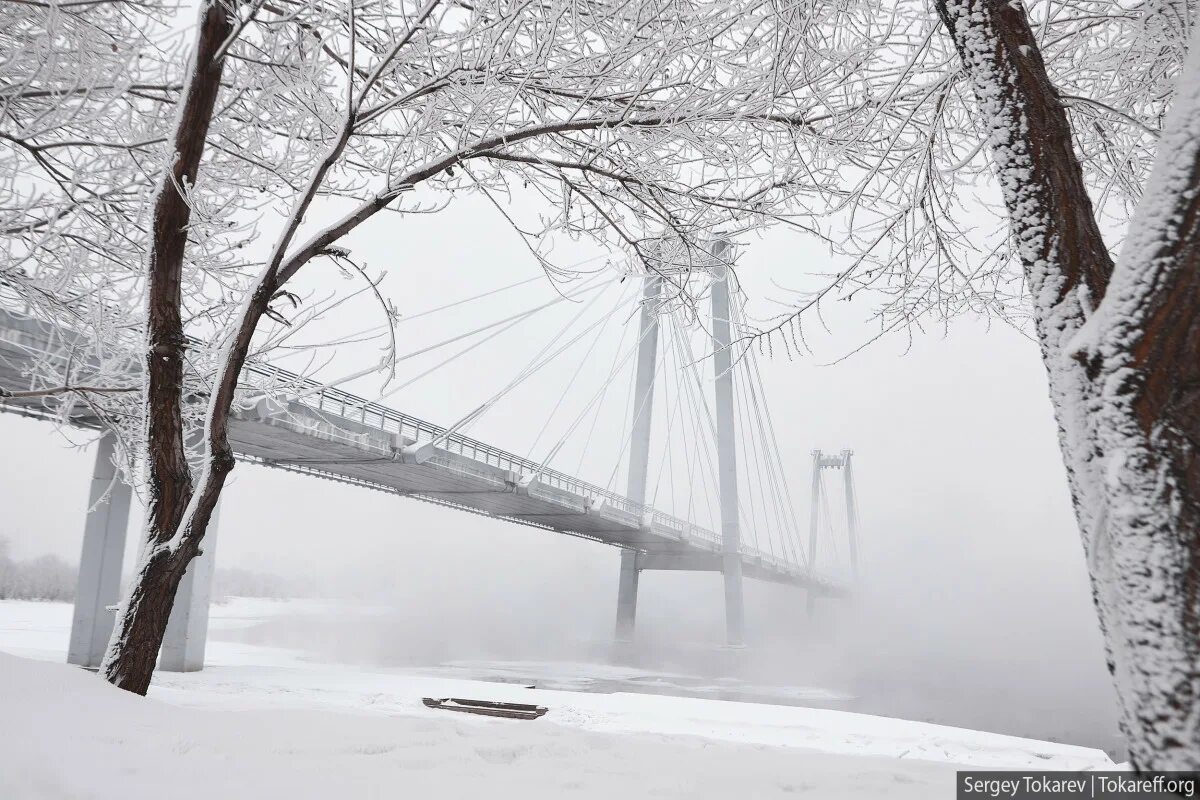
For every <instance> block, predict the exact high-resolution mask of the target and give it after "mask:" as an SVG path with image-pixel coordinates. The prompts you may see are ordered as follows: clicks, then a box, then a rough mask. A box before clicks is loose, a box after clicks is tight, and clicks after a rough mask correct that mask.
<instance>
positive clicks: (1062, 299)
mask: <svg viewBox="0 0 1200 800" xmlns="http://www.w3.org/2000/svg"><path fill="white" fill-rule="evenodd" d="M937 9H938V14H939V16H940V17H941V19H942V22H943V23H944V25H945V27H946V30H947V31H948V32H949V33H950V35H951V38H952V39H953V40H954V44H955V47H956V48H957V49H958V52H959V55H960V56H961V58H962V62H963V66H964V67H965V68H966V70H967V73H968V74H969V76H970V78H971V82H972V85H973V87H974V91H975V97H976V101H977V102H978V104H979V111H980V115H981V117H982V118H983V119H985V120H988V121H989V123H990V126H991V130H990V141H989V145H990V147H991V155H992V161H993V164H994V169H995V171H996V177H997V179H998V181H999V184H1000V188H1001V191H1002V192H1003V195H1004V202H1005V205H1006V207H1007V209H1008V214H1009V220H1010V230H1011V236H1012V239H1013V241H1014V242H1015V244H1016V247H1017V251H1018V252H1017V255H1018V257H1019V258H1020V260H1021V264H1022V267H1023V268H1024V271H1025V277H1026V280H1027V281H1028V285H1029V292H1030V295H1031V297H1032V300H1033V310H1034V319H1035V321H1036V325H1037V333H1038V339H1039V341H1040V344H1041V349H1042V358H1043V361H1044V362H1045V365H1046V370H1047V373H1048V377H1049V384H1050V396H1051V400H1052V402H1053V405H1054V410H1055V415H1056V417H1057V419H1058V426H1059V439H1060V445H1061V449H1062V453H1063V460H1064V462H1065V464H1066V467H1067V474H1068V480H1069V481H1070V486H1071V494H1072V498H1073V500H1074V504H1075V513H1076V517H1077V519H1078V521H1079V527H1080V531H1081V534H1082V536H1083V544H1084V551H1085V553H1086V554H1087V557H1088V560H1089V563H1090V565H1091V566H1090V573H1091V576H1092V589H1093V594H1094V596H1095V598H1096V604H1097V610H1098V612H1099V615H1100V625H1101V629H1102V630H1103V631H1104V632H1105V641H1106V645H1107V647H1108V650H1109V663H1110V669H1111V668H1112V667H1113V661H1114V653H1113V646H1112V645H1113V641H1112V639H1111V638H1110V636H1109V630H1108V617H1109V616H1110V613H1109V610H1108V607H1109V605H1110V604H1109V603H1108V602H1107V601H1106V598H1107V596H1108V594H1109V593H1108V591H1107V586H1106V585H1105V582H1104V580H1103V572H1101V571H1098V570H1097V569H1096V568H1095V564H1094V562H1095V558H1096V555H1097V548H1096V547H1095V546H1094V542H1093V538H1094V537H1093V531H1094V530H1095V529H1096V525H1095V517H1096V512H1097V509H1098V500H1099V498H1098V496H1097V491H1096V486H1097V476H1096V459H1095V457H1094V456H1095V453H1094V448H1093V445H1092V437H1091V424H1090V421H1089V416H1088V414H1089V397H1090V395H1091V380H1090V378H1089V376H1088V374H1087V372H1086V370H1085V369H1084V367H1083V365H1081V364H1080V363H1079V362H1078V361H1076V360H1074V359H1073V358H1072V357H1071V353H1072V342H1073V341H1074V340H1075V338H1076V336H1077V335H1078V333H1079V331H1080V330H1081V329H1082V328H1083V326H1084V324H1085V323H1086V321H1087V318H1088V317H1089V316H1090V315H1091V314H1092V312H1093V310H1094V308H1095V304H1096V303H1097V302H1098V301H1099V299H1100V298H1102V297H1103V296H1104V294H1105V292H1106V291H1107V288H1108V282H1109V280H1110V278H1111V275H1112V271H1113V262H1112V258H1111V256H1110V255H1109V253H1108V250H1107V248H1106V246H1105V244H1104V240H1103V238H1102V236H1101V235H1100V230H1099V227H1098V226H1097V224H1096V218H1095V213H1094V211H1093V208H1092V203H1091V200H1090V198H1089V197H1088V194H1087V189H1086V186H1085V184H1084V178H1083V170H1082V168H1081V166H1080V164H1079V160H1078V158H1077V157H1076V155H1075V151H1074V149H1073V145H1072V142H1073V137H1072V132H1071V128H1070V123H1069V122H1068V120H1067V117H1066V113H1065V112H1064V110H1063V108H1062V106H1061V104H1060V102H1059V100H1058V94H1057V92H1056V91H1055V89H1054V86H1053V85H1052V84H1051V82H1050V79H1049V77H1048V76H1047V74H1046V67H1045V64H1044V62H1043V61H1042V56H1041V51H1040V50H1039V48H1038V46H1037V42H1036V40H1035V38H1034V35H1033V31H1032V30H1031V29H1030V27H1029V22H1028V19H1027V17H1026V15H1025V11H1024V9H1023V8H1021V7H1020V6H1019V5H1018V4H1016V3H1010V2H1007V0H937ZM1118 694H1120V693H1119V692H1118ZM1119 701H1120V703H1121V706H1122V710H1123V717H1124V718H1125V719H1128V716H1129V707H1128V705H1127V704H1126V702H1125V701H1126V698H1125V697H1124V696H1123V695H1122V696H1120V697H1119Z"/></svg>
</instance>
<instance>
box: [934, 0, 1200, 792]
mask: <svg viewBox="0 0 1200 800" xmlns="http://www.w3.org/2000/svg"><path fill="white" fill-rule="evenodd" d="M935 2H936V5H937V9H938V13H939V15H940V17H941V19H942V21H943V23H944V24H945V26H946V29H947V30H948V31H949V33H950V35H951V37H952V38H953V40H954V43H955V46H956V47H957V48H958V51H959V54H960V56H961V57H962V62H963V65H964V67H965V68H966V71H967V73H968V74H969V76H970V78H971V81H972V84H973V86H974V90H975V96H976V100H977V101H978V103H979V106H980V113H981V115H982V116H983V118H985V119H988V120H990V121H991V126H992V130H991V136H990V145H991V152H992V158H993V161H994V164H995V169H996V173H997V178H998V180H999V183H1000V185H1001V189H1002V191H1003V194H1004V200H1005V204H1006V207H1007V210H1008V213H1009V217H1010V225H1011V232H1012V236H1013V239H1014V241H1015V242H1016V243H1017V247H1018V250H1019V256H1020V258H1021V262H1022V265H1023V267H1024V270H1025V274H1026V278H1027V280H1028V282H1029V288H1030V292H1031V295H1032V299H1033V305H1034V313H1035V319H1036V323H1037V330H1038V336H1039V340H1040V343H1041V347H1042V355H1043V359H1044V361H1045V364H1046V368H1047V372H1048V373H1049V383H1050V393H1051V398H1052V400H1053V403H1054V408H1055V413H1056V416H1057V419H1058V424H1059V431H1060V443H1061V447H1062V452H1063V458H1064V461H1065V463H1066V466H1067V471H1068V475H1069V479H1070V484H1071V492H1072V497H1073V500H1074V503H1075V512H1076V516H1077V518H1078V521H1079V526H1080V532H1081V535H1082V538H1083V545H1084V551H1085V554H1086V556H1087V559H1088V566H1089V574H1090V576H1091V580H1092V590H1093V596H1094V598H1095V601H1096V607H1097V612H1098V614H1099V618H1100V626H1101V630H1102V631H1103V633H1104V638H1105V646H1106V650H1107V652H1108V659H1109V669H1110V671H1112V673H1113V676H1114V683H1115V686H1116V690H1117V698H1118V702H1119V705H1120V707H1121V719H1122V729H1123V731H1124V733H1125V736H1126V740H1127V743H1128V746H1129V749H1130V757H1131V760H1132V762H1133V764H1134V766H1135V767H1137V768H1138V769H1142V770H1150V769H1189V770H1195V769H1200V735H1198V731H1197V728H1196V724H1197V723H1196V720H1197V717H1198V715H1200V713H1198V712H1200V707H1198V706H1197V701H1198V700H1200V677H1198V675H1197V671H1198V667H1200V619H1198V612H1200V605H1198V603H1200V581H1198V580H1197V578H1198V576H1197V571H1196V567H1195V565H1196V556H1197V553H1198V551H1197V546H1198V545H1200V542H1198V541H1197V525H1198V524H1200V464H1198V463H1197V461H1196V458H1195V447H1196V446H1197V444H1198V443H1200V260H1198V259H1200V250H1198V247H1200V246H1198V244H1197V242H1198V241H1200V232H1198V231H1197V224H1198V220H1200V211H1198V203H1200V200H1198V198H1200V192H1198V191H1197V189H1198V188H1200V184H1198V182H1197V179H1198V178H1200V175H1198V171H1197V162H1196V159H1197V156H1198V155H1200V144H1198V140H1200V98H1198V97H1197V89H1196V87H1194V86H1193V87H1188V86H1186V85H1185V86H1184V87H1182V89H1183V91H1181V92H1180V95H1179V99H1178V100H1177V101H1176V103H1177V108H1176V110H1175V112H1174V113H1173V115H1172V121H1171V123H1170V124H1171V126H1173V134H1172V135H1170V136H1165V137H1164V138H1163V139H1162V141H1161V142H1160V145H1159V153H1160V156H1159V160H1158V165H1157V166H1156V170H1155V177H1154V178H1152V180H1151V182H1150V185H1149V186H1148V188H1147V191H1146V193H1145V199H1144V200H1143V202H1142V204H1141V208H1140V209H1139V212H1138V216H1137V219H1136V221H1135V223H1134V226H1133V230H1132V232H1131V235H1130V238H1129V240H1128V242H1127V244H1126V254H1127V257H1126V258H1125V259H1124V260H1123V261H1122V263H1121V266H1120V268H1119V269H1118V270H1115V271H1114V266H1113V261H1112V258H1111V256H1110V255H1109V253H1108V250H1107V248H1106V246H1105V244H1104V241H1103V239H1102V237H1101V235H1100V231H1099V228H1098V226H1097V224H1096V219H1095V212H1094V211H1093V208H1092V204H1091V200H1090V199H1089V197H1088V195H1087V191H1086V187H1085V184H1084V181H1083V171H1082V169H1081V167H1080V164H1079V160H1078V158H1077V157H1076V154H1075V152H1074V149H1073V138H1072V133H1071V129H1070V126H1069V123H1068V121H1067V117H1066V114H1065V112H1064V111H1063V109H1062V106H1061V104H1060V102H1059V100H1058V95H1057V92H1056V91H1055V89H1054V86H1053V85H1052V83H1051V82H1050V80H1049V77H1048V76H1047V74H1046V69H1045V65H1044V63H1043V61H1042V58H1041V53H1040V50H1039V48H1038V46H1037V42H1036V40H1035V39H1034V36H1033V32H1032V31H1031V30H1030V27H1029V23H1028V20H1027V18H1026V15H1025V12H1024V10H1023V9H1022V8H1021V7H1020V6H1019V5H1018V4H1015V3H1010V2H1008V1H1007V0H935ZM1196 56H1197V53H1196V48H1194V49H1193V57H1192V59H1191V62H1192V63H1191V64H1190V65H1189V67H1188V69H1187V70H1185V71H1184V73H1183V74H1184V75H1185V76H1187V75H1189V74H1192V75H1194V74H1196V72H1197V70H1200V61H1198V60H1197V57H1196ZM1189 70H1190V72H1189ZM1186 80H1187V78H1186V77H1185V81H1186ZM1160 173H1161V174H1160Z"/></svg>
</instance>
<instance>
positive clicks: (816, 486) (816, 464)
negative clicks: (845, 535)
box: [806, 450, 821, 616]
mask: <svg viewBox="0 0 1200 800" xmlns="http://www.w3.org/2000/svg"><path fill="white" fill-rule="evenodd" d="M812 457H813V462H812V502H811V504H810V505H809V507H808V570H809V572H810V573H813V574H815V573H816V571H817V529H818V528H819V527H820V523H821V451H820V450H813V451H812ZM806 594H807V595H808V598H807V605H808V614H809V616H812V613H813V609H814V608H815V607H816V603H817V597H816V592H814V591H813V590H812V589H809V590H808V592H806Z"/></svg>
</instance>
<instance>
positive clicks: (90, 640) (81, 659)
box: [67, 436, 133, 669]
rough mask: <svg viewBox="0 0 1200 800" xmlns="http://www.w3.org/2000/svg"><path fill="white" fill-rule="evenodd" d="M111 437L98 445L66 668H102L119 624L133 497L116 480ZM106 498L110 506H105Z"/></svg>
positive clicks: (104, 438) (89, 494)
mask: <svg viewBox="0 0 1200 800" xmlns="http://www.w3.org/2000/svg"><path fill="white" fill-rule="evenodd" d="M115 452H116V447H115V443H114V440H113V437H112V436H103V437H101V439H100V441H99V442H98V443H97V445H96V462H95V465H94V466H93V467H92V484H91V490H90V491H89V493H88V515H87V521H86V522H85V523H84V527H83V550H82V552H81V553H80V556H79V578H78V581H77V583H76V585H75V608H74V611H73V613H72V616H71V639H70V644H69V645H68V647H67V663H69V664H78V665H79V666H81V667H89V668H93V669H94V668H98V667H99V666H100V662H101V661H102V660H103V658H104V650H105V648H107V647H108V640H109V637H111V636H112V629H113V625H114V623H115V622H116V616H117V615H116V612H115V611H110V610H109V608H110V607H111V606H114V605H116V604H117V601H118V600H119V599H120V592H121V562H122V561H124V559H125V529H126V527H127V526H128V524H129V503H130V500H131V499H132V495H133V491H132V489H131V488H130V487H129V485H128V484H126V483H125V482H124V481H122V480H121V479H120V478H119V477H118V476H117V468H116V466H115V465H114V463H113V456H114V454H115ZM105 493H107V494H108V500H107V502H101V500H102V499H103V498H104V496H105Z"/></svg>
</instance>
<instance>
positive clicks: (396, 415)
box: [244, 364, 720, 543]
mask: <svg viewBox="0 0 1200 800" xmlns="http://www.w3.org/2000/svg"><path fill="white" fill-rule="evenodd" d="M246 373H248V374H249V375H253V376H255V377H257V378H259V379H260V380H261V381H263V385H255V384H253V383H252V384H251V386H252V387H253V388H255V389H258V390H260V391H261V390H264V389H267V388H276V390H278V388H279V387H282V388H283V392H284V394H285V395H290V397H289V399H290V400H291V402H298V403H301V404H302V405H304V406H306V407H308V408H311V409H313V410H314V411H318V412H320V413H329V414H333V415H335V416H338V417H341V418H342V419H350V420H354V421H356V422H359V423H360V424H362V425H366V426H368V427H372V428H377V429H378V430H380V431H383V432H385V433H398V434H400V435H401V436H404V437H410V438H412V439H413V440H414V441H416V442H431V441H434V440H437V439H440V438H442V437H445V438H444V441H443V442H442V443H441V444H440V445H439V446H440V447H441V448H442V449H443V450H446V451H448V452H451V453H456V454H458V455H462V456H464V457H467V458H471V459H473V460H475V461H479V462H482V463H485V464H489V465H491V466H494V467H497V468H499V469H502V470H506V471H511V472H514V473H517V474H521V475H535V474H536V475H537V476H538V482H539V483H541V484H544V485H546V486H552V487H554V488H556V489H560V490H562V491H564V492H568V493H570V494H573V495H576V496H577V497H580V498H581V499H584V500H592V501H605V502H607V503H608V504H609V505H611V506H613V507H615V508H617V509H619V510H621V511H623V512H625V513H627V514H630V515H632V516H634V517H635V518H637V519H641V518H642V517H643V516H644V515H645V514H647V513H649V514H650V515H651V519H652V521H653V523H654V524H655V525H658V526H661V527H664V528H668V529H670V530H674V531H677V532H679V533H680V534H681V535H682V536H686V537H687V538H692V539H703V540H706V541H709V542H713V543H719V541H720V540H719V537H718V536H717V534H716V533H715V532H713V531H711V530H709V529H708V528H705V527H702V526H699V525H695V524H693V523H690V522H688V521H686V520H682V519H680V518H678V517H674V516H672V515H670V514H666V513H664V512H662V511H657V510H655V509H653V508H652V507H650V506H642V505H638V504H636V503H633V502H632V501H630V500H629V499H628V498H626V497H623V496H622V495H619V494H617V493H616V492H613V491H610V490H608V489H604V488H602V487H600V486H596V485H595V484H592V483H588V482H587V481H583V480H580V479H578V478H575V477H572V476H570V475H567V474H566V473H563V472H559V471H558V470H554V469H550V468H547V467H544V466H543V465H541V464H538V463H537V462H534V461H531V460H529V459H527V458H524V457H522V456H518V455H516V454H514V453H510V452H508V451H507V450H502V449H501V448H498V447H494V446H492V445H489V444H486V443H484V442H481V441H479V440H478V439H473V438H471V437H469V436H466V435H463V434H459V433H452V434H450V435H449V436H447V435H446V433H447V429H446V428H444V427H442V426H440V425H434V424H432V423H429V422H426V421H425V420H422V419H418V418H417V417H413V416H410V415H408V414H405V413H403V412H401V411H397V410H395V409H394V408H390V407H388V406H384V405H381V404H379V403H376V402H373V401H370V400H366V399H364V398H362V397H359V396H357V395H354V394H351V393H350V392H347V391H345V390H344V389H338V388H337V387H331V386H326V385H323V384H321V383H320V382H318V381H315V380H313V379H311V378H305V377H304V376H302V375H298V374H296V373H294V372H291V371H289V370H286V369H283V368H281V367H276V366H274V365H270V364H247V365H246V368H245V370H244V374H246Z"/></svg>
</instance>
